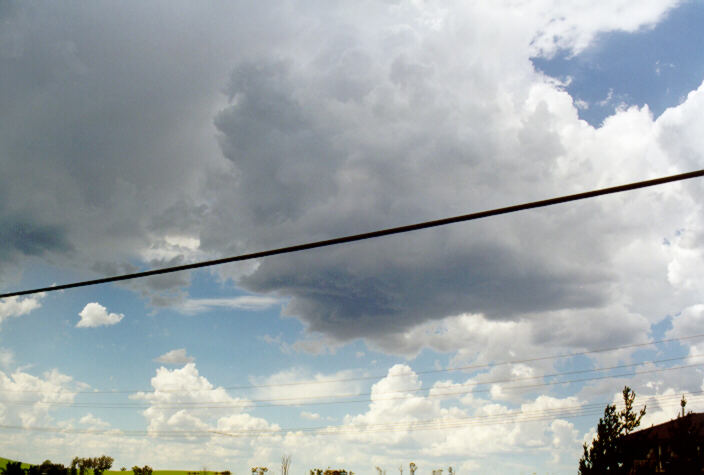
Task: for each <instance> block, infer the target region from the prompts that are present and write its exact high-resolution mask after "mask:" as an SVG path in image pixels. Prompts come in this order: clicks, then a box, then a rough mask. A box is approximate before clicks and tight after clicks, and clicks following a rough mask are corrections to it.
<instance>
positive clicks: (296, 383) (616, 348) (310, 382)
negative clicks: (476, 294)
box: [0, 333, 704, 395]
mask: <svg viewBox="0 0 704 475" xmlns="http://www.w3.org/2000/svg"><path fill="white" fill-rule="evenodd" d="M700 338H704V333H700V334H696V335H689V336H684V337H678V338H665V339H662V340H653V341H650V342H641V343H631V344H628V345H620V346H611V347H607V348H597V349H595V350H586V351H579V352H574V353H561V354H557V355H545V356H537V357H534V358H524V359H515V360H506V361H498V362H495V363H486V364H476V365H466V366H454V367H450V368H441V369H427V370H419V371H414V373H415V374H417V375H423V374H438V373H450V372H456V371H470V370H480V369H491V368H496V367H500V366H508V365H513V364H522V363H534V362H537V361H547V360H553V359H554V360H557V359H563V358H573V357H576V356H586V355H591V354H597V353H608V352H612V351H619V350H625V349H632V348H642V347H647V346H655V345H659V344H662V343H673V342H679V341H687V340H695V339H700ZM695 357H696V356H695ZM684 358H686V356H685V357H677V358H671V359H667V360H653V361H650V360H647V361H641V362H640V363H635V364H634V365H638V364H645V363H662V362H665V361H673V360H678V359H684ZM611 369H614V368H611ZM603 370H605V369H604V368H601V369H598V368H596V369H592V370H580V371H579V372H582V371H584V372H586V371H603ZM405 376H407V374H392V375H389V374H378V375H373V376H358V377H350V378H334V379H321V380H307V381H293V382H289V383H271V384H251V385H243V386H217V387H213V388H211V389H200V390H198V392H199V393H206V392H211V391H219V390H221V389H224V390H226V391H232V390H244V389H267V388H279V387H290V386H313V385H321V384H332V383H343V382H353V381H368V380H379V379H383V378H386V379H389V378H394V379H395V378H403V377H405ZM153 391H154V388H148V389H145V388H143V389H94V390H81V391H42V390H41V389H0V394H2V393H26V394H35V393H39V394H43V395H48V394H62V395H72V394H135V393H151V392H153ZM159 392H160V393H183V392H193V390H192V389H183V388H174V389H159Z"/></svg>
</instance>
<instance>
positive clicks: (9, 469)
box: [0, 462, 25, 475]
mask: <svg viewBox="0 0 704 475" xmlns="http://www.w3.org/2000/svg"><path fill="white" fill-rule="evenodd" d="M24 472H25V470H24V469H23V468H22V463H21V462H7V465H5V466H4V467H3V468H0V474H2V475H24Z"/></svg>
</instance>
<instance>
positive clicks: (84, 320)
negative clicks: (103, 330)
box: [76, 302, 125, 328]
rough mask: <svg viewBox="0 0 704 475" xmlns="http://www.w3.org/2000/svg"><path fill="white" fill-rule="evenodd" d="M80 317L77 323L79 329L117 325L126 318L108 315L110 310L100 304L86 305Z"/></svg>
mask: <svg viewBox="0 0 704 475" xmlns="http://www.w3.org/2000/svg"><path fill="white" fill-rule="evenodd" d="M78 315H79V316H80V317H81V319H80V320H79V322H78V323H76V327H78V328H94V327H101V326H110V325H116V324H117V323H119V322H120V320H122V319H123V318H124V317H125V316H124V315H123V314H121V313H108V310H107V309H106V308H105V307H103V306H102V305H100V304H99V303H98V302H91V303H89V304H86V306H85V307H83V310H81V311H80V313H79V314H78Z"/></svg>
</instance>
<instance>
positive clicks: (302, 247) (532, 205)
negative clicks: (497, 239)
mask: <svg viewBox="0 0 704 475" xmlns="http://www.w3.org/2000/svg"><path fill="white" fill-rule="evenodd" d="M701 176H704V169H702V170H696V171H692V172H688V173H681V174H678V175H671V176H666V177H661V178H655V179H652V180H645V181H639V182H633V183H628V184H624V185H619V186H613V187H609V188H602V189H597V190H591V191H586V192H582V193H576V194H572V195H564V196H559V197H555V198H549V199H545V200H540V201H531V202H528V203H522V204H517V205H513V206H507V207H504V208H495V209H491V210H486V211H479V212H476V213H470V214H464V215H460V216H453V217H450V218H443V219H437V220H433V221H424V222H420V223H415V224H409V225H405V226H398V227H393V228H386V229H380V230H377V231H372V232H367V233H361V234H353V235H348V236H342V237H337V238H333V239H326V240H323V241H315V242H309V243H305V244H296V245H294V246H287V247H281V248H277V249H269V250H266V251H259V252H253V253H249V254H241V255H239V256H232V257H224V258H220V259H213V260H208V261H200V262H193V263H191V264H184V265H180V266H172V267H163V268H160V269H152V270H147V271H142V272H134V273H131V274H121V275H116V276H112V277H104V278H101V279H92V280H84V281H79V282H72V283H68V284H60V285H52V286H48V287H42V288H36V289H31V290H20V291H15V292H8V293H4V294H0V298H7V297H17V296H21V295H30V294H38V293H42V292H54V291H57V290H66V289H73V288H76V287H86V286H90V285H99V284H107V283H110V282H119V281H123V280H132V279H139V278H143V277H149V276H154V275H161V274H169V273H172V272H180V271H185V270H192V269H200V268H203V267H211V266H217V265H222V264H227V263H230V262H241V261H247V260H251V259H260V258H262V257H269V256H275V255H279V254H290V253H293V252H300V251H306V250H309V249H317V248H321V247H328V246H336V245H339V244H344V243H350V242H356V241H364V240H367V239H374V238H379V237H383V236H391V235H394V234H402V233H408V232H412V231H419V230H421V229H429V228H434V227H438V226H447V225H449V224H455V223H460V222H465V221H474V220H477V219H483V218H488V217H491V216H499V215H502V214H509V213H516V212H518V211H525V210H529V209H536V208H544V207H547V206H554V205H557V204H562V203H567V202H571V201H579V200H584V199H588V198H595V197H597V196H603V195H609V194H614V193H621V192H625V191H632V190H637V189H640V188H647V187H651V186H657V185H663V184H665V183H672V182H676V181H682V180H688V179H692V178H697V177H701Z"/></svg>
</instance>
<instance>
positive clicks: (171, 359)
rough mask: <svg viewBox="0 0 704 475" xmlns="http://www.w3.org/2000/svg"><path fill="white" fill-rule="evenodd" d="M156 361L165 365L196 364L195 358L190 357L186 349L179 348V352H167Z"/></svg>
mask: <svg viewBox="0 0 704 475" xmlns="http://www.w3.org/2000/svg"><path fill="white" fill-rule="evenodd" d="M154 361H156V362H157V363H164V364H173V365H185V364H187V363H192V362H194V361H195V358H194V357H193V356H188V355H187V354H186V349H185V348H179V349H177V350H171V351H167V352H166V353H164V354H163V355H161V356H159V357H158V358H155V359H154Z"/></svg>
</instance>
